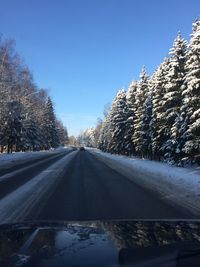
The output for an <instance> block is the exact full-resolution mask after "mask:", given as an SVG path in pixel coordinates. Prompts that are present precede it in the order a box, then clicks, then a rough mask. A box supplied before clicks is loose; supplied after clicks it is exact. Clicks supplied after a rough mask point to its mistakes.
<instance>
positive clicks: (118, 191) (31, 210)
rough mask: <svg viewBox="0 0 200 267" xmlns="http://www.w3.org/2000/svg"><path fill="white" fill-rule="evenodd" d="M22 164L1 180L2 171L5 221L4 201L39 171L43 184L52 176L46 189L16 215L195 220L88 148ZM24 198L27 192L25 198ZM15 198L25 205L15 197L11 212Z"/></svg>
mask: <svg viewBox="0 0 200 267" xmlns="http://www.w3.org/2000/svg"><path fill="white" fill-rule="evenodd" d="M72 154H73V155H72ZM70 155H71V159H70V161H69V160H68V157H69V156H70ZM61 160H62V171H60V173H59V175H58V174H57V172H56V171H59V168H61V167H57V169H54V170H48V167H49V166H53V164H56V162H59V161H61ZM24 167H25V166H24V165H22V166H16V167H13V169H12V170H11V171H12V172H11V174H12V175H11V176H10V177H8V178H7V179H1V178H2V177H4V176H5V175H7V174H8V172H6V173H2V174H1V173H0V221H1V216H2V221H1V222H4V219H3V218H4V217H5V209H9V208H7V206H5V208H4V205H6V204H4V203H8V202H9V199H12V197H13V194H14V193H15V195H17V196H16V197H18V194H20V193H16V192H18V191H16V190H17V189H19V188H20V187H21V186H24V185H25V184H26V183H28V182H31V181H34V179H36V177H37V175H39V174H40V173H41V172H42V171H43V172H44V173H45V174H46V178H45V179H46V181H45V182H46V184H47V183H48V175H51V179H54V180H53V181H54V182H53V183H52V185H51V186H49V187H48V188H47V186H46V187H45V188H46V190H44V193H43V194H40V197H38V196H37V194H36V192H35V191H36V190H35V189H34V192H32V193H31V194H29V195H30V197H33V195H34V194H35V195H36V196H35V201H32V204H31V206H30V207H28V208H27V207H26V212H24V213H23V217H20V218H21V219H20V220H21V221H46V220H48V221H52V220H53V221H57V220H62V221H63V220H64V221H66V220H70V221H77V220H81V221H82V220H98V219H101V220H109V219H113V220H115V219H187V218H195V216H194V215H193V214H192V213H190V211H189V210H186V209H184V208H182V207H180V206H177V205H175V204H174V203H170V202H167V200H165V199H161V198H160V196H159V195H158V194H157V193H155V192H153V191H150V190H148V189H146V188H143V187H142V186H140V185H138V184H137V183H135V182H134V181H133V180H134V179H133V178H134V173H133V177H132V179H131V180H130V179H128V178H127V177H125V176H123V175H122V174H120V173H118V172H117V171H115V170H114V169H112V168H110V167H109V166H107V165H106V164H105V163H103V162H102V161H100V160H98V159H97V158H96V157H95V156H94V155H93V154H92V153H90V152H89V151H79V150H77V151H66V152H62V153H58V154H56V155H53V156H48V157H46V158H43V159H41V160H39V161H38V160H36V161H34V162H32V161H31V162H29V163H27V166H26V167H27V168H24ZM45 170H47V171H46V172H45ZM3 175H4V176H3ZM49 179H50V178H49ZM49 181H50V180H49ZM38 189H41V187H40V188H39V187H38ZM40 191H42V190H40ZM22 193H23V190H22ZM28 198H29V196H28V197H27V198H26V199H27V200H28ZM13 199H14V198H13ZM14 202H16V210H17V209H18V210H20V208H21V207H22V208H23V205H22V206H21V205H20V204H19V202H18V203H17V201H15V200H13V202H12V201H11V204H12V210H13V209H14V208H15V207H14V206H13V205H14ZM23 202H24V200H23ZM9 205H10V204H9ZM8 207H10V206H8ZM10 212H12V211H10ZM3 214H4V217H3ZM7 214H9V212H8V210H7ZM9 215H10V214H9ZM13 216H14V215H13ZM11 217H12V216H11ZM9 222H16V221H15V218H14V217H12V220H11V221H9Z"/></svg>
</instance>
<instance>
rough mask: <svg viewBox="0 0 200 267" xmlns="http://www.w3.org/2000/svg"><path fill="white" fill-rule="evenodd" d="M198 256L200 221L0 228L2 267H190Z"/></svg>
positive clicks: (37, 224)
mask: <svg viewBox="0 0 200 267" xmlns="http://www.w3.org/2000/svg"><path fill="white" fill-rule="evenodd" d="M199 255H200V222H199V221H196V222H195V221H169V222H167V221H108V222H106V221H105V222H102V221H94V222H74V223H67V222H63V223H28V224H15V225H1V226H0V266H6V267H7V266H37V267H40V266H42V267H46V266H60V267H62V266H93V267H94V266H101V267H103V266H112V267H113V266H161V264H163V263H165V265H164V266H177V265H174V263H176V264H177V263H181V264H182V265H180V266H189V265H191V262H192V263H200V257H199ZM166 263H167V264H166ZM168 264H170V265H168ZM171 264H173V265H171ZM184 264H185V265H184ZM178 266H179V265H178ZM191 266H199V264H198V265H191Z"/></svg>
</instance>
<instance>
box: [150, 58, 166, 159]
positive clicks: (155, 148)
mask: <svg viewBox="0 0 200 267" xmlns="http://www.w3.org/2000/svg"><path fill="white" fill-rule="evenodd" d="M168 67H169V60H168V59H165V60H164V62H163V63H162V64H161V65H160V66H159V67H158V69H157V70H156V72H155V73H154V74H153V77H152V79H151V90H152V119H151V122H150V128H151V129H150V132H151V133H150V135H151V142H152V156H153V159H156V160H160V159H161V158H162V156H163V153H162V150H161V147H162V144H163V143H164V142H165V141H166V140H165V138H166V136H165V126H166V125H165V120H164V116H163V115H164V111H165V110H164V108H163V98H164V95H165V85H166V83H167V79H166V75H167V73H168Z"/></svg>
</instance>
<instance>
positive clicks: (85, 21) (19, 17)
mask: <svg viewBox="0 0 200 267" xmlns="http://www.w3.org/2000/svg"><path fill="white" fill-rule="evenodd" d="M11 3H12V4H11ZM77 4H78V5H77ZM198 8H200V3H199V2H198V1H197V0H193V1H190V2H188V1H186V0H184V1H180V0H178V1H176V2H174V1H172V0H170V1H168V2H167V3H166V2H164V3H161V1H158V0H154V1H151V3H149V2H148V1H145V0H143V1H140V3H139V2H134V3H133V1H131V0H126V1H125V2H124V1H123V2H122V1H113V0H109V1H107V0H103V1H91V0H87V1H84V3H83V1H80V0H79V1H62V0H61V1H59V4H58V2H57V1H52V2H51V3H49V2H48V1H47V0H45V1H43V2H42V3H40V2H39V1H34V3H27V2H26V1H25V0H21V1H17V2H12V1H11V0H10V1H2V9H1V11H0V12H1V13H0V15H1V16H0V23H1V32H2V34H3V37H4V38H11V39H14V40H15V41H16V51H17V52H18V53H19V54H20V55H21V56H22V57H23V58H24V61H25V63H26V64H27V65H28V67H29V68H30V70H31V71H32V72H33V76H34V81H35V83H36V84H37V85H38V86H39V87H40V88H47V89H48V90H49V92H50V95H51V97H52V99H53V102H54V104H55V111H56V114H57V115H58V117H59V118H60V119H61V120H62V122H63V123H64V125H65V126H66V127H67V129H68V132H69V135H75V136H77V135H78V134H79V132H80V131H81V130H85V129H86V128H88V127H94V126H95V124H96V121H97V118H98V117H102V116H103V108H104V105H106V104H107V103H111V102H112V100H113V98H114V97H115V95H116V93H117V91H118V90H119V89H121V88H125V89H127V87H128V85H129V84H130V83H131V81H132V80H133V79H136V80H138V79H139V73H140V70H141V68H142V66H143V65H145V67H146V70H147V73H148V75H151V74H152V73H153V71H154V70H155V69H156V68H157V66H158V65H159V64H160V63H161V62H162V60H163V58H164V57H166V56H167V55H168V52H169V49H170V48H171V47H172V44H173V41H174V39H175V38H176V36H177V33H178V31H180V32H181V34H182V36H183V37H184V38H185V39H186V40H189V38H190V34H191V31H192V23H193V22H194V21H195V19H196V18H198V17H200V16H199V11H198V10H200V9H198ZM134 11H135V12H134ZM169 14H170V16H169ZM177 14H178V16H177ZM52 18H53V19H52Z"/></svg>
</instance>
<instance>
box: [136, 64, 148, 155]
mask: <svg viewBox="0 0 200 267" xmlns="http://www.w3.org/2000/svg"><path fill="white" fill-rule="evenodd" d="M140 78H141V79H140V82H139V85H138V87H137V90H136V95H135V117H134V120H133V122H134V133H133V144H134V146H135V151H136V154H137V155H139V156H141V157H144V153H145V151H146V144H145V142H146V141H145V139H146V136H145V135H146V133H145V130H146V129H145V128H146V123H145V101H146V99H147V94H148V76H147V74H146V70H145V69H144V68H143V69H142V71H141V74H140Z"/></svg>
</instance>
